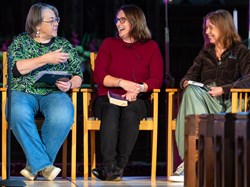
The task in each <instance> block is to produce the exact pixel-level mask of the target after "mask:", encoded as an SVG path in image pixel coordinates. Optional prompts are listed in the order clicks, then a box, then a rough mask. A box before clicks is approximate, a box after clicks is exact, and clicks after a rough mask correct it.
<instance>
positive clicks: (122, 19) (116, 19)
mask: <svg viewBox="0 0 250 187" xmlns="http://www.w3.org/2000/svg"><path fill="white" fill-rule="evenodd" d="M126 20H127V18H125V17H120V18H115V19H114V22H115V24H117V22H118V21H119V22H120V23H121V24H123V23H125V21H126Z"/></svg>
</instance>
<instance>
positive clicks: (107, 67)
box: [94, 38, 163, 95]
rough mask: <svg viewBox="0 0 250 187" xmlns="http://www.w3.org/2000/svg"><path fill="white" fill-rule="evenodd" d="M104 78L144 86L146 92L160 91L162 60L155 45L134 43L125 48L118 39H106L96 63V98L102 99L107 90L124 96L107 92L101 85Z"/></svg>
mask: <svg viewBox="0 0 250 187" xmlns="http://www.w3.org/2000/svg"><path fill="white" fill-rule="evenodd" d="M107 75H111V76H114V77H117V78H122V79H125V80H130V81H133V82H137V83H139V82H145V83H147V85H148V91H152V89H154V88H160V87H161V84H162V80H163V60H162V56H161V53H160V50H159V47H158V45H157V43H156V42H154V41H153V40H150V41H148V42H146V43H139V42H136V43H134V44H132V45H129V44H127V43H125V42H123V41H122V40H121V39H119V38H107V39H105V40H104V41H103V43H102V45H101V47H100V49H99V51H98V54H97V59H96V65H95V70H94V81H95V82H96V83H97V85H98V95H106V94H107V91H108V90H112V91H113V92H115V93H119V94H124V93H125V90H123V89H122V88H119V87H115V88H110V87H105V86H104V85H103V80H104V78H105V77H106V76H107Z"/></svg>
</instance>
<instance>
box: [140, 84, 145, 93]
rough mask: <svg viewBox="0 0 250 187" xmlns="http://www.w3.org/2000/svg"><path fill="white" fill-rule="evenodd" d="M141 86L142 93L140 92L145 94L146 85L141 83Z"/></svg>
mask: <svg viewBox="0 0 250 187" xmlns="http://www.w3.org/2000/svg"><path fill="white" fill-rule="evenodd" d="M140 86H141V91H140V92H143V91H144V89H145V86H144V84H143V83H140Z"/></svg>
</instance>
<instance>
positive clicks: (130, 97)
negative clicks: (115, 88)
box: [123, 92, 138, 102]
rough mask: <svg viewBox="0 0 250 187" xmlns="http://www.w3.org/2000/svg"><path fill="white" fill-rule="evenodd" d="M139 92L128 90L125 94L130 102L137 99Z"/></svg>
mask: <svg viewBox="0 0 250 187" xmlns="http://www.w3.org/2000/svg"><path fill="white" fill-rule="evenodd" d="M137 95H138V93H135V92H127V93H125V94H124V95H123V96H124V97H125V98H126V99H127V100H128V101H130V102H132V101H136V99H137Z"/></svg>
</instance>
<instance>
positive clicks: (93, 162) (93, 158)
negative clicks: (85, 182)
mask: <svg viewBox="0 0 250 187" xmlns="http://www.w3.org/2000/svg"><path fill="white" fill-rule="evenodd" d="M90 138H91V140H90V144H91V145H90V146H91V150H90V151H91V153H90V154H91V170H92V169H94V168H96V150H95V131H91V132H90ZM91 178H92V179H93V178H95V177H94V175H93V174H92V173H91Z"/></svg>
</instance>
